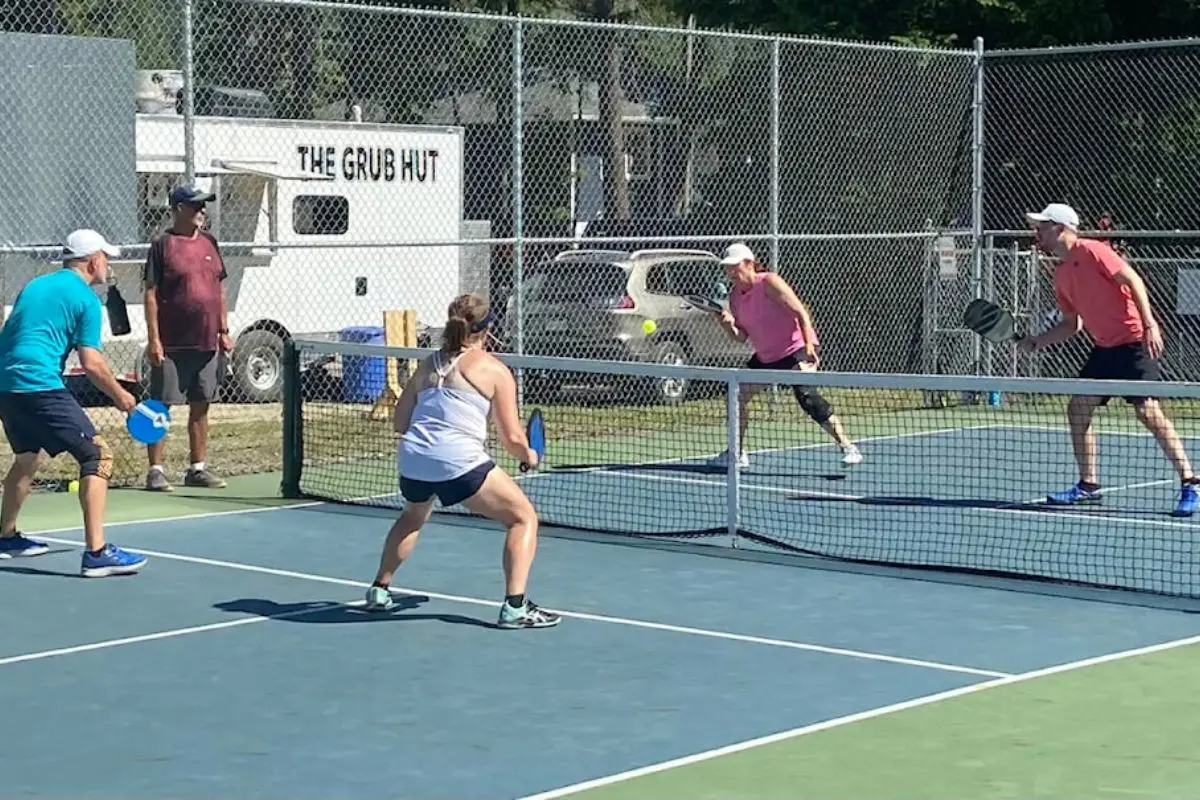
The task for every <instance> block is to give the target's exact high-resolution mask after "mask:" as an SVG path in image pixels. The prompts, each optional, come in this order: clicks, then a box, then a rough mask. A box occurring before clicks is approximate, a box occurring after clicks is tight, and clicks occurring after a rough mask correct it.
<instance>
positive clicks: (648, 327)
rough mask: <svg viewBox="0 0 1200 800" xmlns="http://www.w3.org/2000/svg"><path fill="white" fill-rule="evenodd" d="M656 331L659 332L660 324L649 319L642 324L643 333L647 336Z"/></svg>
mask: <svg viewBox="0 0 1200 800" xmlns="http://www.w3.org/2000/svg"><path fill="white" fill-rule="evenodd" d="M656 330H658V323H656V322H655V321H654V320H652V319H648V320H646V321H645V322H643V323H642V333H644V334H646V335H647V336H649V335H650V334H652V333H654V332H655V331H656Z"/></svg>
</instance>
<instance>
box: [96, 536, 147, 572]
mask: <svg viewBox="0 0 1200 800" xmlns="http://www.w3.org/2000/svg"><path fill="white" fill-rule="evenodd" d="M144 566H146V557H145V556H143V555H139V554H137V553H127V552H125V551H124V550H122V549H121V548H119V547H117V546H116V545H113V544H106V545H104V549H103V550H101V551H100V552H99V553H97V554H95V555H93V554H92V553H89V552H87V551H86V550H85V551H83V565H82V566H81V568H80V573H81V574H82V575H83V577H85V578H107V577H109V576H110V575H132V574H133V573H135V572H137V571H138V570H140V569H141V568H142V567H144Z"/></svg>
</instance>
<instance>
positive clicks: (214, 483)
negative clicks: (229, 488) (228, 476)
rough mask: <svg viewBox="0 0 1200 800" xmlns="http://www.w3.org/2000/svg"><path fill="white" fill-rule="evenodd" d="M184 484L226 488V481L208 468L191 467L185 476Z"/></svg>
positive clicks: (197, 486) (208, 487) (207, 487)
mask: <svg viewBox="0 0 1200 800" xmlns="http://www.w3.org/2000/svg"><path fill="white" fill-rule="evenodd" d="M183 485H184V486H192V487H196V488H199V489H224V488H225V481H224V479H222V478H220V477H218V476H216V475H214V474H213V473H212V472H210V471H208V470H207V469H189V470H188V471H187V474H186V475H184V476H183Z"/></svg>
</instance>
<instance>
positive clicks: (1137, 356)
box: [1021, 203, 1200, 516]
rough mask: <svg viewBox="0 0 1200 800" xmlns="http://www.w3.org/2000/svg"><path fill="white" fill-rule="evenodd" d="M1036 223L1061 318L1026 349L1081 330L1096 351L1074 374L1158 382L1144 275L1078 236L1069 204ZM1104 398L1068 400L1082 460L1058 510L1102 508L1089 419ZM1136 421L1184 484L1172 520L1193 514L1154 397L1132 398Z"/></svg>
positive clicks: (1183, 460)
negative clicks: (1053, 264)
mask: <svg viewBox="0 0 1200 800" xmlns="http://www.w3.org/2000/svg"><path fill="white" fill-rule="evenodd" d="M1026 217H1027V218H1028V219H1029V221H1030V222H1031V223H1033V225H1034V230H1035V233H1036V236H1037V246H1038V248H1039V249H1041V250H1042V251H1043V252H1045V253H1048V254H1050V255H1052V256H1055V257H1057V258H1058V259H1059V265H1058V268H1057V269H1056V270H1055V272H1054V294H1055V296H1056V297H1057V299H1058V305H1059V308H1060V309H1061V310H1062V315H1063V319H1062V321H1061V322H1060V323H1058V324H1057V325H1055V326H1054V327H1053V328H1051V329H1050V330H1048V331H1046V332H1045V333H1043V334H1041V335H1040V336H1033V337H1030V338H1027V339H1024V340H1022V342H1021V347H1022V348H1023V349H1025V350H1040V349H1042V348H1044V347H1048V346H1049V345H1052V344H1057V343H1059V342H1064V341H1066V340H1067V339H1069V338H1071V337H1072V336H1074V335H1076V334H1077V333H1079V332H1080V330H1083V329H1086V330H1087V332H1088V333H1089V334H1090V335H1091V337H1092V339H1093V341H1094V343H1095V346H1094V347H1093V348H1092V352H1091V354H1090V355H1089V356H1088V360H1087V363H1086V364H1084V366H1083V370H1082V371H1081V372H1080V375H1079V377H1080V378H1083V379H1087V380H1099V381H1104V380H1122V381H1155V380H1159V378H1160V374H1161V371H1160V364H1159V359H1160V358H1161V357H1162V353H1163V337H1162V331H1161V330H1159V327H1158V321H1157V320H1156V319H1155V318H1154V312H1153V310H1152V309H1151V307H1150V297H1149V294H1148V293H1147V292H1146V284H1145V283H1143V282H1142V278H1141V276H1140V275H1138V274H1137V272H1135V271H1134V270H1133V268H1132V267H1130V266H1129V264H1127V263H1126V262H1125V259H1123V258H1121V256H1120V255H1118V254H1117V253H1116V251H1114V250H1113V249H1112V248H1111V247H1109V246H1108V245H1107V244H1105V243H1104V242H1099V241H1093V240H1087V239H1081V238H1079V216H1078V215H1077V214H1076V213H1075V211H1074V209H1072V208H1071V207H1070V206H1067V205H1063V204H1061V203H1051V204H1050V205H1048V206H1046V208H1045V209H1044V210H1043V211H1041V212H1040V213H1036V214H1026ZM1108 400H1109V398H1107V397H1087V396H1082V395H1076V396H1073V397H1072V398H1071V400H1070V402H1069V404H1068V405H1067V421H1068V423H1069V425H1070V428H1071V443H1072V445H1073V446H1074V449H1075V459H1076V461H1078V463H1079V483H1077V484H1076V485H1074V486H1072V487H1071V488H1070V489H1066V490H1064V491H1062V492H1056V493H1054V494H1051V495H1050V496H1049V497H1048V498H1047V500H1048V501H1049V502H1050V503H1052V504H1057V505H1073V504H1076V503H1099V502H1100V500H1101V497H1102V494H1101V490H1100V484H1099V481H1098V475H1097V472H1098V470H1097V465H1096V434H1095V432H1094V431H1093V430H1092V417H1093V415H1094V414H1095V413H1096V409H1097V408H1098V407H1100V406H1102V405H1104V404H1106V403H1107V402H1108ZM1125 400H1126V401H1127V402H1129V403H1130V404H1132V405H1133V407H1134V409H1135V410H1136V411H1137V417H1138V419H1139V420H1140V421H1141V423H1142V424H1143V425H1145V426H1146V428H1147V429H1148V430H1149V431H1150V432H1151V433H1153V434H1154V436H1155V438H1156V439H1157V440H1158V443H1159V446H1160V447H1161V448H1162V449H1163V451H1164V452H1165V453H1166V454H1167V457H1168V458H1170V459H1171V462H1172V463H1173V464H1174V465H1175V469H1176V470H1177V471H1178V473H1179V478H1180V481H1181V488H1180V495H1179V502H1178V503H1177V504H1176V506H1175V512H1174V513H1175V515H1176V516H1191V515H1192V514H1194V513H1195V511H1196V507H1197V505H1198V504H1200V495H1198V493H1197V485H1198V484H1200V481H1197V479H1196V476H1195V474H1194V473H1193V472H1192V466H1191V464H1190V463H1189V462H1188V457H1187V453H1186V452H1185V451H1184V448H1183V443H1182V441H1181V440H1180V438H1179V436H1178V434H1177V433H1176V432H1175V426H1174V425H1172V424H1171V420H1170V419H1168V417H1167V415H1166V413H1165V412H1164V411H1163V409H1162V406H1161V404H1160V403H1159V402H1158V400H1157V399H1156V398H1151V397H1138V396H1129V397H1126V398H1125Z"/></svg>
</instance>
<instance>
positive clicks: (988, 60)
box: [0, 0, 1200, 485]
mask: <svg viewBox="0 0 1200 800" xmlns="http://www.w3.org/2000/svg"><path fill="white" fill-rule="evenodd" d="M0 40H2V41H3V44H4V46H3V47H0V65H3V66H4V67H5V69H4V70H3V72H0V112H2V113H0V132H3V133H4V134H6V135H7V137H8V138H7V140H8V141H22V142H27V143H28V144H27V146H26V147H25V148H24V149H23V150H21V151H20V153H19V154H18V155H15V156H14V157H12V158H8V159H4V160H2V161H0V170H3V171H4V172H3V177H4V180H3V181H0V187H2V188H0V243H2V244H0V292H2V293H3V295H4V298H5V307H6V313H7V310H8V309H9V308H11V304H12V302H13V299H14V298H15V296H16V294H17V293H18V292H19V291H20V289H21V287H22V286H24V284H25V283H26V282H27V281H28V280H29V279H30V278H31V277H33V276H34V275H36V274H39V273H43V272H46V271H48V270H51V269H54V268H56V264H55V262H54V261H53V259H54V257H55V255H56V249H57V248H56V245H57V243H58V242H59V241H60V240H61V238H62V236H63V235H64V234H65V233H66V232H67V231H69V230H71V229H72V228H75V227H82V226H87V227H94V228H97V229H99V230H101V231H103V232H104V233H105V234H106V235H107V236H108V237H109V238H110V239H112V240H114V241H117V242H119V243H120V244H121V245H122V246H123V247H124V249H125V253H124V255H123V257H122V258H121V259H119V260H118V262H117V263H116V266H115V270H114V274H115V280H116V284H117V286H118V287H119V289H120V290H121V291H122V293H123V294H124V296H125V297H126V299H127V300H129V301H130V312H131V318H132V321H133V324H134V330H133V332H132V333H131V334H130V335H128V336H124V337H111V336H110V335H109V332H108V330H107V327H106V329H105V338H106V344H105V349H106V353H107V355H108V356H109V358H110V360H111V361H112V363H113V366H114V368H115V370H116V372H117V373H118V374H119V375H120V376H121V377H122V378H123V379H124V380H126V381H127V382H128V383H129V384H130V385H131V386H135V387H142V386H144V385H145V383H146V379H147V373H148V364H147V360H146V357H145V338H146V337H145V322H144V319H143V312H142V308H141V305H140V297H141V270H142V263H143V261H144V258H145V253H146V249H147V247H148V244H149V242H150V241H151V240H152V239H153V237H154V236H156V235H157V234H158V233H160V232H161V231H162V230H163V229H164V228H165V227H167V226H168V225H169V224H170V209H169V207H168V202H167V196H168V194H169V191H170V189H171V188H173V187H174V186H176V185H179V184H180V183H183V182H185V181H194V182H196V183H198V184H199V185H201V186H202V187H204V188H208V189H211V190H212V191H213V192H214V193H216V194H217V196H218V200H217V201H215V202H214V203H211V204H210V206H209V209H208V226H209V229H210V231H211V232H212V233H213V234H214V235H215V236H216V237H217V238H218V240H219V242H220V243H221V246H222V251H223V253H224V255H225V258H226V260H227V262H228V270H229V276H230V277H229V280H228V282H227V291H228V294H229V305H230V320H231V323H232V327H233V329H234V333H235V335H236V338H237V347H236V350H235V352H234V354H233V357H232V358H231V359H230V374H229V375H228V379H227V381H226V386H225V389H224V393H223V396H222V402H221V403H219V404H218V405H217V406H216V407H215V408H214V410H213V426H212V434H211V439H210V445H209V447H210V454H209V458H208V460H209V462H210V463H211V464H212V466H213V468H214V469H216V470H217V471H218V472H220V473H222V474H226V475H234V474H246V473H258V472H265V471H273V470H276V469H278V467H279V452H278V438H279V437H278V427H279V405H278V402H279V398H280V392H281V389H282V376H283V370H282V362H281V353H282V344H283V342H284V341H285V340H286V339H288V338H289V337H293V336H303V337H305V338H310V339H312V338H327V339H331V340H340V341H351V342H370V343H376V342H378V343H387V344H393V345H399V346H412V345H416V346H422V345H426V344H430V343H433V342H436V341H437V339H438V337H439V336H440V326H441V324H442V321H443V318H444V314H445V309H446V306H447V305H448V303H449V301H450V299H451V298H453V297H454V296H455V295H457V294H459V293H461V292H464V291H475V292H479V293H481V294H484V295H487V296H488V297H489V298H490V300H491V302H492V304H493V306H494V308H495V309H496V311H497V312H498V314H499V316H500V321H499V323H498V325H497V327H496V334H497V339H498V342H499V345H498V346H499V347H500V348H501V349H504V350H507V351H510V352H518V353H524V354H530V355H552V356H577V357H584V358H600V359H635V360H653V361H658V362H679V363H689V364H696V365H716V366H730V365H736V364H739V363H742V362H743V361H744V359H745V358H746V356H747V350H746V348H745V347H744V346H740V345H738V344H737V343H735V342H732V341H730V340H729V339H728V338H727V337H725V336H724V334H723V333H721V332H720V331H719V329H718V328H717V326H716V325H715V324H714V323H713V320H712V319H711V318H709V317H707V316H705V315H702V314H698V313H696V312H692V311H690V310H688V309H687V308H685V307H684V306H683V304H682V303H681V300H682V297H683V296H684V295H686V294H708V295H712V294H717V293H719V292H720V291H722V287H723V282H724V278H723V270H722V269H721V268H720V265H719V259H718V255H719V254H720V252H721V251H722V249H723V248H724V247H725V246H726V245H728V244H729V243H730V242H732V241H737V240H741V241H745V242H747V243H748V244H749V245H750V246H751V247H752V248H753V249H754V250H755V251H756V253H758V255H759V256H760V260H761V261H763V262H764V263H765V264H767V265H769V266H770V268H772V269H775V270H777V271H779V272H780V273H781V274H782V275H783V276H784V277H785V278H787V279H788V280H789V281H790V282H791V283H792V284H793V285H794V286H795V287H796V289H797V290H798V293H799V294H800V296H801V297H802V298H803V299H804V300H805V302H806V303H807V304H808V305H809V307H810V309H811V310H812V312H813V314H814V317H815V319H816V322H817V326H818V329H819V331H820V332H821V337H822V342H823V362H824V365H825V367H826V368H828V369H833V370H845V371H868V372H944V373H971V372H982V373H987V374H1005V375H1052V376H1058V375H1060V374H1070V373H1071V370H1072V369H1074V368H1075V366H1074V365H1075V363H1076V362H1077V361H1078V360H1079V359H1080V358H1081V353H1082V352H1084V351H1083V349H1082V347H1083V345H1082V344H1081V343H1076V344H1074V345H1072V346H1068V347H1066V348H1063V349H1061V350H1060V351H1056V352H1055V353H1054V354H1039V355H1038V357H1037V358H1036V359H1034V358H1028V357H1025V356H1021V355H1019V354H1016V353H1015V352H1010V350H1009V349H1005V348H998V347H986V346H983V345H981V344H980V343H979V342H978V341H976V340H975V338H974V337H973V336H971V335H968V334H966V332H964V331H962V330H961V326H960V324H959V320H960V319H961V310H962V308H963V307H965V304H966V303H967V302H969V301H970V299H972V298H973V297H976V296H988V297H992V298H994V299H997V300H999V301H1001V302H1005V303H1006V304H1009V305H1011V307H1012V308H1013V309H1014V312H1015V313H1016V314H1017V316H1018V319H1019V320H1020V321H1021V322H1022V324H1028V325H1041V324H1043V323H1044V322H1045V320H1047V319H1049V317H1048V316H1047V315H1048V314H1050V313H1051V312H1052V305H1053V304H1052V297H1053V295H1052V292H1051V291H1050V289H1049V283H1048V280H1049V277H1048V276H1049V274H1050V273H1049V271H1048V269H1047V267H1046V265H1045V264H1043V263H1042V262H1041V261H1040V260H1039V259H1038V258H1037V257H1036V256H1035V255H1034V254H1033V253H1031V252H1030V251H1029V239H1028V236H1027V235H1026V233H1025V232H1024V231H1021V230H1020V228H1021V226H1022V225H1023V220H1022V217H1021V215H1022V213H1023V212H1024V211H1026V210H1029V209H1032V208H1037V207H1040V206H1042V205H1044V204H1045V203H1046V202H1047V201H1049V200H1051V199H1059V200H1066V201H1067V202H1072V203H1073V204H1074V205H1076V207H1077V208H1078V209H1079V210H1080V213H1081V214H1082V215H1083V216H1084V217H1085V219H1086V220H1088V221H1089V222H1090V221H1095V223H1096V224H1097V226H1102V223H1103V224H1105V225H1106V224H1109V223H1110V222H1114V221H1115V224H1116V226H1117V227H1119V228H1121V230H1122V233H1126V232H1131V231H1130V229H1143V230H1153V231H1163V230H1170V229H1171V228H1178V227H1186V220H1187V219H1189V217H1188V216H1187V214H1188V212H1189V211H1190V209H1191V204H1192V199H1191V198H1192V195H1191V193H1190V185H1191V184H1193V183H1194V182H1195V181H1193V180H1192V178H1193V177H1195V176H1194V175H1193V173H1194V172H1195V171H1196V170H1197V169H1200V167H1198V166H1197V164H1200V161H1197V159H1196V156H1195V153H1194V152H1193V151H1194V149H1195V148H1194V146H1193V141H1194V140H1195V138H1196V137H1195V136H1193V135H1192V127H1195V126H1194V122H1195V119H1194V117H1195V100H1194V93H1193V92H1192V91H1191V90H1190V88H1189V86H1190V85H1191V84H1192V83H1194V81H1192V80H1191V78H1192V77H1194V75H1195V69H1194V66H1195V65H1200V50H1197V49H1196V48H1195V47H1194V46H1177V45H1174V44H1171V45H1161V46H1157V45H1156V46H1146V47H1142V48H1140V49H1139V48H1129V49H1117V50H1113V49H1111V48H1108V49H1106V50H1105V51H1104V52H1100V51H1098V50H1097V51H1088V50H1086V49H1078V50H1069V51H1056V52H1054V53H1052V54H1048V53H1046V52H1034V51H997V52H987V53H984V52H982V50H981V49H979V48H977V49H975V50H970V51H967V50H937V49H921V48H913V47H902V46H893V45H877V44H859V43H845V42H834V41H815V40H800V39H794V38H788V37H771V36H759V35H748V34H738V33H730V32H716V31H707V30H697V29H693V28H679V29H666V28H651V27H639V26H630V25H616V24H607V23H597V22H579V21H572V20H563V19H540V20H532V19H520V20H518V19H514V18H509V17H501V16H491V15H487V14H480V13H462V12H449V11H429V10H421V9H407V8H404V9H402V8H394V7H390V6H386V5H383V4H380V3H371V2H368V3H347V2H330V1H329V0H115V1H114V2H112V3H108V4H94V3H81V2H75V0H17V1H16V2H11V3H7V4H5V5H4V7H3V8H2V9H0ZM1097 84H1100V85H1103V86H1105V87H1108V89H1111V91H1108V90H1106V92H1105V94H1104V95H1103V96H1104V97H1105V98H1106V99H1105V100H1104V101H1103V102H1102V103H1101V104H1100V112H1101V113H1097V106H1096V101H1095V93H1092V92H1089V91H1084V89H1083V88H1081V87H1086V86H1092V85H1097ZM981 91H982V92H983V93H982V94H981ZM1064 109H1065V110H1066V111H1070V110H1071V109H1075V110H1077V111H1078V113H1079V114H1080V115H1081V116H1080V118H1081V119H1086V120H1087V124H1086V125H1083V124H1079V125H1077V124H1073V123H1065V124H1064V122H1063V119H1064ZM985 110H986V113H984V112H985ZM1066 118H1068V119H1069V114H1068V115H1067V116H1066ZM71 120H87V124H86V126H81V125H79V124H72V123H71V122H69V121H71ZM64 121H68V122H64ZM131 165H132V166H133V169H131ZM1105 214H1107V216H1105ZM1013 228H1017V229H1018V230H1016V231H1012V230H1011V229H1013ZM1131 233H1132V232H1131ZM1189 235H1190V234H1186V233H1180V234H1177V235H1172V236H1170V237H1168V236H1159V237H1158V238H1138V239H1136V241H1135V240H1134V239H1133V238H1130V239H1128V242H1127V244H1128V252H1129V253H1130V256H1131V258H1133V259H1134V263H1135V265H1136V266H1138V268H1139V269H1140V270H1142V271H1143V274H1145V275H1147V280H1148V281H1149V283H1150V286H1151V290H1152V292H1153V293H1154V299H1155V302H1156V307H1157V308H1158V309H1159V313H1160V314H1162V315H1163V317H1164V323H1165V324H1166V325H1167V330H1168V335H1169V337H1171V339H1170V341H1169V346H1168V360H1169V361H1170V364H1169V365H1168V373H1169V374H1170V375H1171V376H1172V377H1177V378H1178V377H1183V378H1189V379H1190V378H1193V377H1194V376H1196V375H1200V363H1196V362H1197V361H1200V359H1197V357H1195V356H1191V355H1190V353H1192V352H1195V348H1194V347H1193V344H1194V343H1195V340H1196V339H1197V338H1200V337H1197V335H1196V334H1197V332H1198V331H1200V327H1198V326H1195V324H1194V320H1195V317H1194V316H1193V312H1192V311H1191V306H1192V305H1193V304H1195V303H1197V301H1196V299H1195V298H1196V296H1197V295H1200V287H1196V286H1195V285H1194V282H1193V278H1192V276H1193V274H1194V271H1193V268H1192V267H1191V266H1190V260H1189V259H1191V258H1193V257H1194V247H1193V244H1194V242H1193V241H1192V240H1191V239H1189V238H1188V236H1189ZM1172 302H1173V303H1174V306H1173V307H1169V306H1170V304H1171V303H1172ZM396 312H407V313H401V314H397V313H396ZM646 320H653V321H654V322H655V326H654V327H655V332H654V333H653V334H647V333H645V329H644V328H643V325H642V323H643V322H644V321H646ZM106 325H107V323H106ZM364 363H365V362H364ZM372 363H373V362H372ZM330 369H332V370H334V372H335V373H336V375H337V381H336V383H331V382H330V381H329V380H325V381H324V383H323V387H324V388H323V389H322V391H324V392H326V393H327V394H330V395H331V397H332V396H333V395H337V397H332V399H334V400H339V401H340V402H346V403H351V404H360V405H361V404H370V403H373V402H374V401H375V400H376V399H377V398H378V396H379V395H380V394H385V393H386V388H387V385H388V383H389V379H388V374H389V373H388V371H387V370H380V369H376V368H375V367H370V368H366V367H364V366H363V364H360V363H358V362H355V363H354V364H351V365H349V366H348V367H347V366H344V365H340V364H333V365H329V364H326V365H322V367H321V370H320V372H321V374H322V375H326V376H327V375H329V374H330V373H329V370H330ZM68 370H69V372H71V373H75V372H77V370H75V365H74V361H73V360H71V361H70V362H69V363H68ZM545 377H546V376H536V375H530V376H523V381H524V382H523V388H524V389H528V390H529V391H531V392H534V394H533V395H532V396H538V393H541V392H544V391H550V390H553V391H558V390H559V389H561V388H563V387H562V386H560V385H558V384H560V383H561V382H562V381H549V382H548V383H547V381H545V380H541V379H542V378H545ZM539 381H540V382H539ZM72 385H73V387H76V388H78V393H79V395H80V397H81V398H82V399H83V400H84V402H85V404H86V405H88V407H89V413H92V414H93V415H94V417H95V418H96V420H97V422H98V425H99V426H100V428H101V430H102V431H103V432H105V433H106V434H107V436H108V438H109V440H110V441H112V442H114V444H115V449H116V454H117V461H118V463H117V478H116V482H117V483H118V484H125V485H129V484H138V483H140V482H141V481H142V480H143V478H144V474H145V469H146V459H145V455H144V454H143V453H142V452H141V451H140V449H138V448H135V447H133V446H132V444H131V443H130V442H129V440H128V437H127V436H125V435H124V433H123V431H122V420H121V419H120V418H119V415H118V414H116V413H115V412H114V411H112V410H111V409H110V408H108V407H107V404H106V402H105V401H104V400H103V398H101V397H99V396H98V394H97V393H96V392H95V391H94V390H92V389H90V387H89V384H88V383H87V381H86V379H84V378H82V377H80V376H78V375H74V374H73V377H72ZM643 388H645V387H643ZM690 391H691V390H689V389H688V388H687V387H679V386H673V385H669V382H664V383H662V384H661V385H658V384H656V385H655V387H654V392H653V398H651V401H652V402H658V403H668V404H676V403H679V402H686V401H687V400H688V398H689V396H690V395H689V392H690ZM180 411H182V409H181V410H180ZM176 430H177V432H175V433H173V434H172V435H171V437H170V439H169V449H168V457H169V460H170V463H171V468H170V469H169V471H171V470H178V471H181V470H182V469H183V467H184V466H185V463H186V459H187V452H186V451H187V442H186V436H185V435H184V434H183V426H182V425H180V426H178V427H177V429H176ZM58 461H62V459H59V460H58ZM72 472H73V468H72V465H70V464H53V465H52V466H51V468H50V472H49V473H48V474H50V475H58V474H59V473H61V476H62V477H70V476H71V473H72Z"/></svg>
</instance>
